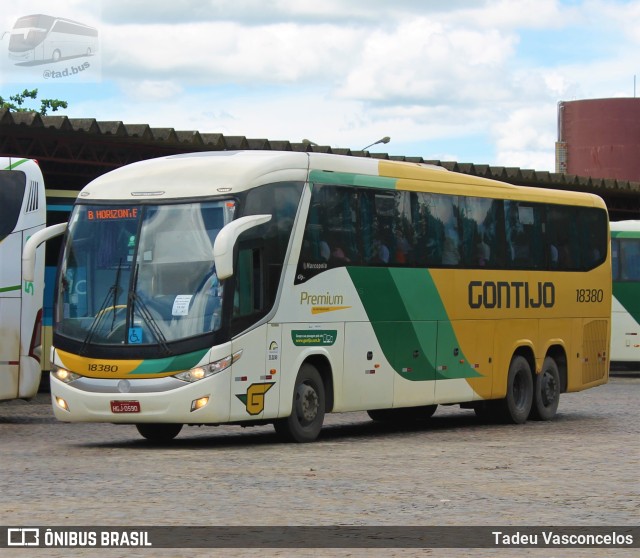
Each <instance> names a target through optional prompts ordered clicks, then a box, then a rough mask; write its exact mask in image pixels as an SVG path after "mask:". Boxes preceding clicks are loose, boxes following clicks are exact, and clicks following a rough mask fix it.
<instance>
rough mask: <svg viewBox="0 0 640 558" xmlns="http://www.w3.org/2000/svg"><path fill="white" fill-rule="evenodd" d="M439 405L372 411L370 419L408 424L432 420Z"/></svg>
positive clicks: (369, 412)
mask: <svg viewBox="0 0 640 558" xmlns="http://www.w3.org/2000/svg"><path fill="white" fill-rule="evenodd" d="M437 408H438V406H437V405H421V406H420V407H406V408H401V409H372V410H371V411H367V414H368V415H369V418H370V419H371V420H374V421H376V422H388V423H395V424H407V423H412V422H421V421H425V420H428V419H430V418H431V417H432V416H433V413H435V412H436V409H437Z"/></svg>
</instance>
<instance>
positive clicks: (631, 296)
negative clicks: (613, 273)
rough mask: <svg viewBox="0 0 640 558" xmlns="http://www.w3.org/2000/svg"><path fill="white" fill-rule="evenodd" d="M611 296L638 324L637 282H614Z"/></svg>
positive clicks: (639, 314)
mask: <svg viewBox="0 0 640 558" xmlns="http://www.w3.org/2000/svg"><path fill="white" fill-rule="evenodd" d="M613 296H614V297H615V298H616V300H617V301H618V302H619V303H620V304H622V306H623V307H624V309H625V310H626V311H627V312H629V314H630V315H631V317H632V318H633V319H634V320H635V321H636V322H637V323H639V324H640V298H639V297H638V283H637V282H636V281H629V282H619V283H618V282H614V284H613Z"/></svg>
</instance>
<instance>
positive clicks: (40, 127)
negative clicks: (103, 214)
mask: <svg viewBox="0 0 640 558" xmlns="http://www.w3.org/2000/svg"><path fill="white" fill-rule="evenodd" d="M238 149H249V150H274V151H276V150H277V151H302V152H319V153H335V154H339V155H350V156H354V157H371V158H376V159H390V160H396V161H409V162H415V163H430V164H435V165H440V166H443V167H445V168H446V169H448V170H451V171H454V172H460V173H464V174H470V175H473V176H480V177H484V178H491V179H494V180H502V181H503V182H508V183H511V184H518V185H523V186H535V187H540V188H555V189H560V190H573V191H581V192H591V193H595V194H598V195H600V196H601V197H602V198H604V200H605V202H606V204H607V207H608V208H609V213H610V216H611V219H612V220H623V219H634V218H635V219H637V218H639V217H640V182H629V181H621V180H615V179H601V178H591V177H586V176H575V175H570V174H560V173H551V172H547V171H536V170H532V169H521V168H517V167H497V166H490V165H482V164H474V163H458V162H455V161H434V160H428V159H424V158H422V157H407V156H398V155H388V154H387V153H369V152H368V151H358V150H351V149H345V148H335V147H333V148H332V147H330V146H317V145H312V144H309V143H302V142H299V143H296V142H290V141H287V140H268V139H255V138H247V137H244V136H225V135H223V134H216V133H202V132H198V131H195V130H184V131H183V130H175V129H174V128H152V127H150V126H149V125H147V124H124V123H122V122H120V121H107V122H102V121H98V120H95V119H94V118H68V117H66V116H40V115H39V114H38V113H37V112H11V111H9V110H8V109H1V110H0V155H17V156H21V157H28V158H32V159H37V160H38V162H39V163H40V167H41V169H42V172H43V175H44V178H45V184H46V186H47V188H48V189H66V190H80V189H81V188H82V187H83V186H85V185H86V184H87V183H88V182H90V181H91V180H93V179H94V178H96V177H98V176H100V175H102V174H104V173H106V172H108V171H111V170H113V169H116V168H118V167H121V166H123V165H126V164H129V163H133V162H135V161H141V160H144V159H150V158H153V157H161V156H163V155H170V154H177V153H189V152H197V151H222V150H238Z"/></svg>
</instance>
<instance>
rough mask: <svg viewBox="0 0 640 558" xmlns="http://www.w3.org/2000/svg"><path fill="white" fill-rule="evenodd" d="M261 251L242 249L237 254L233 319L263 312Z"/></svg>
mask: <svg viewBox="0 0 640 558" xmlns="http://www.w3.org/2000/svg"><path fill="white" fill-rule="evenodd" d="M262 277H263V265H262V250H260V249H258V248H243V249H241V250H239V252H238V266H237V270H236V273H235V284H236V289H235V296H234V299H233V317H234V318H240V317H243V316H250V315H251V314H254V313H257V312H261V311H262V310H264V296H263V294H264V293H263V289H262V288H261V285H263V284H264V281H263V280H262Z"/></svg>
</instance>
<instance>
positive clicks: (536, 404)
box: [530, 357, 560, 420]
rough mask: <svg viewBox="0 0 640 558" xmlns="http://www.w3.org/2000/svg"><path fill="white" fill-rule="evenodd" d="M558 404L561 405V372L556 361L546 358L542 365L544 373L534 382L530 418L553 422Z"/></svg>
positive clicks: (537, 376)
mask: <svg viewBox="0 0 640 558" xmlns="http://www.w3.org/2000/svg"><path fill="white" fill-rule="evenodd" d="M558 403H560V372H559V371H558V365H557V364H556V361H555V360H553V359H552V358H551V357H546V358H545V359H544V363H543V364H542V371H541V372H540V374H536V379H535V381H534V387H533V405H532V406H531V413H530V418H532V419H533V420H552V419H553V417H555V416H556V411H557V410H558Z"/></svg>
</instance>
